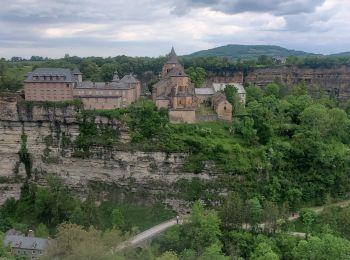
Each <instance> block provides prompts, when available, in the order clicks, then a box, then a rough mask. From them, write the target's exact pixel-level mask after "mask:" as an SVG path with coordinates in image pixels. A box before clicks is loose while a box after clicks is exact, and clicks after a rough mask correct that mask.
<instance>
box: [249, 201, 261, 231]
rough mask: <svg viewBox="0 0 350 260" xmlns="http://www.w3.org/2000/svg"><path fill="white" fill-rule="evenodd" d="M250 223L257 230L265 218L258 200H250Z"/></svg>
mask: <svg viewBox="0 0 350 260" xmlns="http://www.w3.org/2000/svg"><path fill="white" fill-rule="evenodd" d="M248 207H249V220H250V221H249V222H250V224H251V225H252V227H253V228H256V227H257V225H258V224H259V222H260V221H261V219H262V216H263V209H262V206H261V204H260V201H259V199H258V198H256V197H255V198H252V199H250V200H248Z"/></svg>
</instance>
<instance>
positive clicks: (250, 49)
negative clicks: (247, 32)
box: [188, 44, 315, 59]
mask: <svg viewBox="0 0 350 260" xmlns="http://www.w3.org/2000/svg"><path fill="white" fill-rule="evenodd" d="M262 55H266V56H272V57H285V58H287V57H289V56H297V57H306V56H312V55H315V54H313V53H307V52H303V51H296V50H289V49H286V48H282V47H279V46H274V45H237V44H230V45H226V46H220V47H216V48H213V49H209V50H203V51H198V52H195V53H192V54H190V55H188V56H190V57H211V56H214V57H226V58H233V59H257V58H258V57H259V56H262Z"/></svg>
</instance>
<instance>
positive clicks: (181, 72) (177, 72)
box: [168, 68, 187, 77]
mask: <svg viewBox="0 0 350 260" xmlns="http://www.w3.org/2000/svg"><path fill="white" fill-rule="evenodd" d="M168 76H170V77H187V74H186V73H185V71H184V70H182V69H179V68H172V69H171V70H170V71H169V73H168Z"/></svg>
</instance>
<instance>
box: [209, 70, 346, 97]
mask: <svg viewBox="0 0 350 260" xmlns="http://www.w3.org/2000/svg"><path fill="white" fill-rule="evenodd" d="M275 81H277V82H281V83H283V84H285V85H287V86H289V87H292V86H293V85H296V84H298V83H300V82H301V81H304V82H305V83H306V84H307V86H309V90H310V92H311V93H317V92H319V91H320V90H321V91H326V92H328V93H332V94H334V95H335V96H336V97H338V98H339V99H341V100H345V99H349V98H350V67H348V66H336V67H334V68H317V69H312V68H298V67H289V66H281V67H274V68H262V69H251V70H248V71H246V72H245V73H243V72H232V73H224V74H220V75H218V74H215V73H209V74H208V79H207V81H206V84H205V85H206V86H210V85H211V84H212V83H213V82H227V83H229V82H237V83H246V84H255V85H258V86H261V87H265V86H266V85H267V84H269V83H272V82H275Z"/></svg>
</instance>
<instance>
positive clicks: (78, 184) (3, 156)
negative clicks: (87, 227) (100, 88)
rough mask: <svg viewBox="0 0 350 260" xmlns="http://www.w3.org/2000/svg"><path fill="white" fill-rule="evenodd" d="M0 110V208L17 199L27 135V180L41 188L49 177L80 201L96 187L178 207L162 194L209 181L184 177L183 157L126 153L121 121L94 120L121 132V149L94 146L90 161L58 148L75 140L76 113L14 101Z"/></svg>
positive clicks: (118, 197) (122, 196)
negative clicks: (182, 183) (185, 182)
mask: <svg viewBox="0 0 350 260" xmlns="http://www.w3.org/2000/svg"><path fill="white" fill-rule="evenodd" d="M0 106H1V108H2V109H0V191H1V195H0V203H3V202H4V201H5V199H6V198H9V197H15V198H18V197H19V193H20V186H21V183H22V182H23V181H24V180H25V179H26V177H27V175H26V172H25V167H24V165H23V163H21V162H20V161H19V156H18V151H19V150H20V149H21V135H22V133H24V134H25V135H26V136H27V144H26V147H27V149H28V151H29V153H30V155H31V159H32V163H33V167H32V175H31V177H30V180H31V181H33V182H36V183H38V184H42V185H45V177H46V176H47V175H48V174H50V173H53V174H56V175H59V176H60V177H61V178H62V179H63V180H64V182H65V183H66V184H67V185H68V186H69V187H70V188H71V189H72V190H74V191H76V192H77V193H78V194H81V195H82V196H84V194H85V193H86V192H87V190H88V189H89V188H94V189H96V190H98V191H99V192H98V194H99V195H100V197H101V199H103V198H107V197H110V198H113V199H116V200H129V199H131V198H132V199H133V200H136V201H143V200H150V199H152V198H153V199H154V198H156V197H159V196H160V194H161V196H163V197H164V200H167V201H171V203H175V204H179V202H178V201H176V200H171V198H170V197H167V195H166V194H167V193H169V192H171V191H172V190H173V189H174V183H175V182H177V181H178V180H179V179H184V178H185V179H190V178H193V177H198V178H200V179H204V180H208V179H211V178H212V177H211V176H210V174H209V173H208V172H206V173H203V174H191V173H184V172H183V170H182V168H183V164H184V161H185V159H186V156H187V155H186V154H183V153H172V154H169V153H163V152H142V151H130V150H127V149H125V147H127V145H128V142H129V140H130V138H129V132H128V128H127V126H126V125H124V124H123V123H121V122H119V121H116V120H109V119H107V118H103V117H97V118H96V119H95V120H96V123H97V124H98V125H100V124H102V125H107V124H108V125H110V126H112V127H114V128H118V129H119V131H120V132H121V139H120V144H119V146H118V145H116V146H114V147H110V148H106V147H93V148H92V149H91V150H90V156H89V158H80V157H76V155H75V152H74V147H73V146H69V147H63V146H62V141H63V136H64V138H69V140H70V141H71V142H74V140H75V139H76V137H77V136H78V135H79V124H78V119H77V118H78V115H79V113H80V112H79V110H78V109H77V108H75V107H66V108H59V109H58V108H44V107H37V106H34V107H30V108H28V107H25V106H24V107H20V106H18V107H17V106H16V103H15V101H14V100H7V101H6V100H4V99H0Z"/></svg>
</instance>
